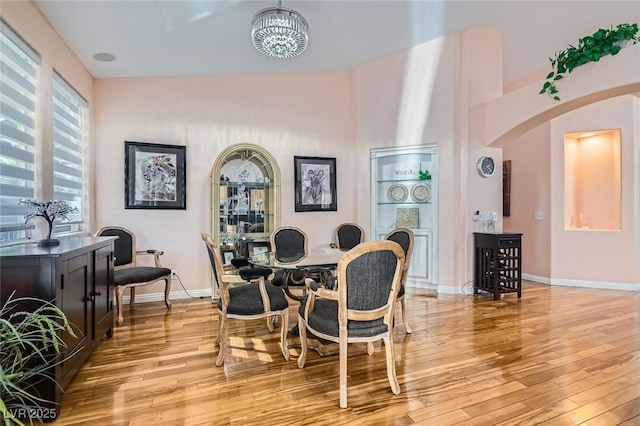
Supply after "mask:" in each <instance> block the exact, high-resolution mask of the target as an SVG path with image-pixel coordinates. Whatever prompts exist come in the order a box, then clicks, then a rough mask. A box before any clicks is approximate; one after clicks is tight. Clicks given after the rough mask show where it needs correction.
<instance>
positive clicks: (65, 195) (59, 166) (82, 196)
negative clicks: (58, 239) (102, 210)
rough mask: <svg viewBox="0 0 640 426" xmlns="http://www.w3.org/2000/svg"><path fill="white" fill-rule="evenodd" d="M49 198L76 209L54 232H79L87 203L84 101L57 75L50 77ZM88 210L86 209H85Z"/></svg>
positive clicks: (85, 115)
mask: <svg viewBox="0 0 640 426" xmlns="http://www.w3.org/2000/svg"><path fill="white" fill-rule="evenodd" d="M52 109H53V198H54V199H55V200H64V201H66V202H67V203H68V204H69V205H71V206H75V207H76V208H77V209H78V211H77V212H75V213H72V214H70V215H69V219H70V221H68V222H62V223H59V224H56V225H55V226H54V232H55V233H56V234H60V233H64V232H74V231H81V230H82V224H83V216H84V211H85V209H84V206H85V205H87V203H86V200H87V187H86V184H85V183H86V182H88V176H87V167H86V164H87V161H86V159H85V149H84V146H85V141H86V140H87V137H86V133H87V132H86V129H88V125H87V121H88V120H87V116H88V113H87V110H88V108H87V102H86V101H85V100H84V99H83V98H82V97H81V96H80V95H79V94H78V93H77V92H76V91H75V90H74V89H73V88H72V87H71V86H69V84H67V82H66V81H64V80H63V79H62V77H60V76H59V75H58V74H56V73H54V76H53V108H52ZM87 210H88V209H87Z"/></svg>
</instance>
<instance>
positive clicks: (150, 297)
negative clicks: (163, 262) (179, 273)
mask: <svg viewBox="0 0 640 426" xmlns="http://www.w3.org/2000/svg"><path fill="white" fill-rule="evenodd" d="M128 293H129V292H128V291H127V290H125V294H128ZM189 294H190V295H191V296H189ZM189 294H187V293H186V292H185V291H184V290H180V291H172V292H171V293H169V300H170V301H171V300H178V299H190V298H193V299H210V298H211V289H210V288H201V289H197V290H189ZM130 299H131V297H130V296H128V295H127V296H123V297H122V303H123V304H128V303H129V300H130ZM146 302H164V292H161V293H147V294H136V303H146Z"/></svg>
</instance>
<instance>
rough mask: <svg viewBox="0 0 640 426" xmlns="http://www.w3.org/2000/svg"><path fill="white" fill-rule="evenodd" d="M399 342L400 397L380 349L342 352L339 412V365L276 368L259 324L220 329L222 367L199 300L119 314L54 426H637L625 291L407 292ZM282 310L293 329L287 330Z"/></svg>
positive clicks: (635, 336) (273, 340) (279, 364)
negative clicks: (223, 335) (344, 366)
mask: <svg viewBox="0 0 640 426" xmlns="http://www.w3.org/2000/svg"><path fill="white" fill-rule="evenodd" d="M407 293H408V294H407V305H408V317H409V324H410V325H411V328H412V331H413V333H412V334H411V335H406V334H405V333H404V328H403V327H402V326H400V324H401V321H400V320H399V318H398V320H397V323H398V324H399V326H398V327H397V329H396V331H395V333H394V343H395V349H396V370H397V375H398V381H399V383H400V387H401V393H400V394H399V395H393V393H392V392H391V389H390V386H389V382H388V379H387V373H386V364H385V352H384V346H382V345H380V344H377V345H376V348H375V352H374V354H373V355H372V356H369V355H368V354H367V353H366V350H365V347H364V345H352V346H351V347H350V348H349V360H348V371H349V378H348V404H349V408H347V409H340V408H339V407H338V400H339V389H338V379H339V377H338V374H339V367H338V358H337V356H328V357H320V356H319V355H318V354H317V353H315V352H314V351H311V352H310V353H309V354H308V356H307V363H306V365H305V368H304V369H299V368H298V367H297V365H296V361H297V357H298V355H299V346H297V347H296V338H295V337H290V339H289V341H290V342H291V360H290V361H286V360H285V359H284V357H283V356H282V353H281V351H280V346H279V334H278V330H277V329H276V330H275V331H274V332H273V333H269V331H268V330H267V328H266V322H265V321H264V320H256V321H231V322H230V326H229V333H230V336H232V337H231V339H230V344H229V347H228V350H227V353H226V354H225V364H224V365H223V366H222V367H216V366H215V359H216V356H217V352H218V348H216V347H215V346H214V340H215V335H216V332H217V329H218V316H217V311H216V309H215V305H212V304H211V302H210V301H209V300H207V299H185V300H175V301H174V302H173V307H172V309H171V310H169V311H167V310H166V309H165V307H164V304H163V303H155V302H154V303H144V304H138V305H136V306H135V309H134V310H129V309H128V307H127V308H125V321H124V324H123V326H122V327H119V328H118V329H116V331H115V333H114V336H113V338H112V339H105V340H104V341H103V342H102V343H101V344H100V346H99V347H98V349H97V350H96V351H95V352H94V353H93V355H92V356H91V357H90V358H89V360H88V361H87V362H86V363H85V365H84V366H83V368H82V369H81V370H80V371H79V372H78V374H77V375H76V377H75V378H74V379H73V381H72V382H71V383H70V384H69V386H68V387H67V389H66V394H65V396H64V397H63V400H62V407H61V410H60V416H59V418H58V419H57V420H56V421H55V422H53V423H52V424H53V425H65V426H66V425H91V426H94V425H122V426H124V425H128V426H133V425H140V424H153V425H154V426H164V425H168V426H187V425H188V426H197V425H214V424H215V425H234V426H235V425H242V426H246V425H266V424H278V425H306V424H308V425H312V424H313V425H327V426H338V425H360V424H381V425H399V426H405V425H410V424H423V425H429V426H445V425H497V424H500V425H503V426H506V425H533V424H548V425H553V426H556V425H560V426H562V425H572V426H573V425H579V424H584V425H592V424H593V425H600V424H602V425H609V424H625V425H627V426H633V425H636V426H640V326H636V323H637V322H638V321H637V319H638V317H640V298H636V297H635V295H634V294H633V293H631V292H623V291H613V290H596V289H589V288H574V287H552V286H547V285H540V284H535V283H531V282H525V283H524V284H523V295H522V299H518V298H517V297H516V296H515V295H513V294H509V295H505V296H504V297H503V298H502V299H501V300H497V301H494V300H492V298H491V297H487V296H484V295H480V296H474V295H439V296H436V295H434V294H433V292H426V291H423V290H416V289H408V292H407ZM297 306H298V304H297V303H296V302H293V301H292V302H291V308H290V324H291V325H294V324H296V323H297Z"/></svg>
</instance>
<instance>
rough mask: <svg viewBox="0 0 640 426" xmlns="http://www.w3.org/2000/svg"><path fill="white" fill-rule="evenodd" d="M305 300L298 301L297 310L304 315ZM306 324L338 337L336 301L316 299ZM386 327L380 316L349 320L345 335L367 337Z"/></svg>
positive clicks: (382, 330) (380, 331)
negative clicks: (366, 319)
mask: <svg viewBox="0 0 640 426" xmlns="http://www.w3.org/2000/svg"><path fill="white" fill-rule="evenodd" d="M305 305H306V300H304V301H303V302H302V303H300V308H299V309H298V312H299V314H300V316H302V317H304V308H305ZM307 324H309V326H310V327H311V328H313V329H314V330H317V331H319V332H321V333H324V334H327V335H329V336H335V337H338V335H339V333H338V301H337V300H328V299H316V300H315V304H314V308H313V311H311V313H310V314H309V318H307ZM387 329H388V327H387V325H386V324H385V323H384V321H383V320H382V318H380V319H377V320H373V321H349V323H348V324H347V335H348V336H349V337H369V336H377V335H379V334H382V333H385V332H386V331H387Z"/></svg>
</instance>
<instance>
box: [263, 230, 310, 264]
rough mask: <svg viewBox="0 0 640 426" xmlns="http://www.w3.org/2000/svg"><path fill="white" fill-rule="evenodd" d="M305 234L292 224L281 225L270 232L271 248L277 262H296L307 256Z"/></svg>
mask: <svg viewBox="0 0 640 426" xmlns="http://www.w3.org/2000/svg"><path fill="white" fill-rule="evenodd" d="M307 245H308V238H307V234H305V233H304V231H302V230H301V229H298V228H296V227H293V226H283V227H280V228H278V229H276V230H275V231H273V234H271V250H272V251H273V255H274V257H275V259H276V260H277V261H278V262H281V263H290V262H297V261H299V260H301V259H303V258H305V257H306V256H307V253H308V248H307Z"/></svg>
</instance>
